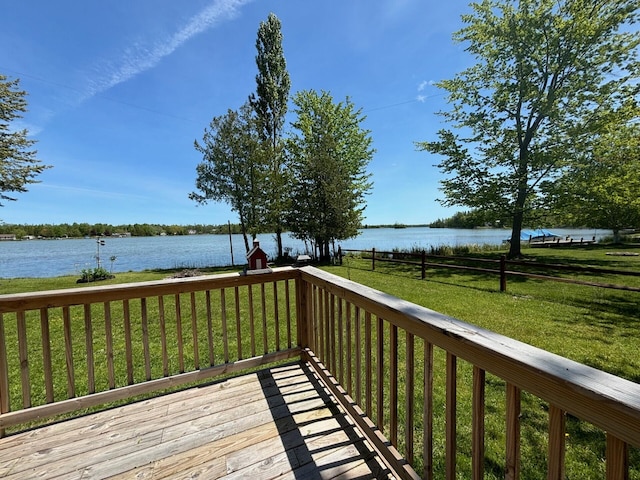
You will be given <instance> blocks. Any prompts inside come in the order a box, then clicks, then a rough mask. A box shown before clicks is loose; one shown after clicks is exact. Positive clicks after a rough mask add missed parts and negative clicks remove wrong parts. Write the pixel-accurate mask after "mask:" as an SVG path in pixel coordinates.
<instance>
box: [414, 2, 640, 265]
mask: <svg viewBox="0 0 640 480" xmlns="http://www.w3.org/2000/svg"><path fill="white" fill-rule="evenodd" d="M639 6H640V2H639V1H638V0H503V1H496V0H483V1H480V2H475V3H472V4H471V7H472V9H473V13H471V14H468V15H464V16H463V21H464V22H465V24H466V25H465V27H464V28H462V29H461V30H460V31H458V32H456V34H455V35H454V38H455V39H456V40H458V41H460V42H464V43H466V45H467V48H466V49H467V51H468V52H470V53H471V54H472V55H473V56H474V57H475V59H476V64H475V65H473V66H471V67H469V68H468V69H466V70H464V71H462V72H461V73H459V74H457V75H456V76H455V77H454V78H453V79H450V80H444V81H441V82H440V83H439V86H440V87H441V88H444V89H445V90H446V91H447V92H448V100H449V104H450V106H451V109H450V110H449V111H445V112H441V113H440V114H441V115H442V116H443V117H444V119H445V120H446V121H447V122H448V123H450V124H451V125H452V127H453V129H443V130H441V131H440V132H439V133H438V136H439V140H437V141H427V142H421V143H418V144H417V145H418V148H419V149H422V150H426V151H428V152H431V153H435V154H438V155H441V156H442V157H443V160H442V161H441V162H440V164H439V165H438V166H439V167H440V169H441V170H442V172H444V173H445V174H446V175H447V178H446V179H445V180H444V181H443V182H442V191H443V193H444V197H445V198H444V199H443V200H442V203H443V204H444V205H447V206H453V205H461V206H467V207H471V208H479V209H486V210H491V211H492V213H493V214H494V215H498V216H503V217H505V218H506V217H510V218H511V222H510V223H511V224H512V225H513V230H512V237H511V246H510V252H509V255H510V256H511V257H515V256H519V255H520V230H521V229H522V225H523V221H524V220H525V218H526V214H527V213H528V212H530V211H532V210H534V209H537V208H540V206H541V205H542V204H543V203H544V202H545V198H544V192H543V191H541V189H540V185H541V182H543V181H544V180H549V181H550V180H553V178H554V175H556V174H558V172H559V171H561V170H562V168H564V167H565V166H566V165H567V164H568V163H570V162H571V161H572V159H574V158H578V157H580V155H581V152H584V151H585V150H588V149H589V148H590V144H591V143H592V139H593V137H594V133H597V132H599V131H600V130H601V128H602V127H603V125H610V124H613V123H616V121H617V122H618V123H619V122H623V121H626V120H628V119H627V118H624V119H616V116H617V115H619V113H620V112H622V111H624V110H625V109H623V108H620V107H621V106H622V105H625V104H627V103H630V102H631V103H632V102H635V101H637V96H638V91H639V87H638V82H637V79H638V72H639V63H638V60H637V58H638V57H637V54H638V51H637V50H638V44H639V41H640V35H639V34H638V32H637V31H633V30H631V29H629V28H627V27H628V26H629V25H632V24H633V23H635V21H636V20H637V18H638V11H639V8H638V7H639Z"/></svg>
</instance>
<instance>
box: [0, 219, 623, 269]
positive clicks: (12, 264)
mask: <svg viewBox="0 0 640 480" xmlns="http://www.w3.org/2000/svg"><path fill="white" fill-rule="evenodd" d="M553 231H554V233H557V234H559V235H571V236H572V237H573V238H576V239H578V238H581V237H584V238H591V237H593V236H594V235H595V236H596V239H598V240H599V239H601V238H603V237H605V236H609V235H611V232H610V231H608V230H566V229H558V230H553ZM510 233H511V232H510V230H504V229H479V230H463V229H451V228H428V227H415V228H403V229H393V228H374V229H365V230H363V231H362V233H361V234H360V235H359V236H358V237H356V238H353V239H351V240H347V241H344V242H340V245H341V246H342V248H346V249H362V250H364V249H371V248H376V249H377V250H393V249H396V248H398V249H411V248H417V249H423V248H424V249H428V248H429V247H431V246H434V247H437V246H441V245H451V246H455V245H466V244H478V245H482V244H490V245H499V244H501V243H502V241H503V240H504V239H506V238H508V237H509V236H510ZM103 240H104V241H105V245H104V246H100V260H101V265H102V266H103V267H105V268H106V269H107V270H110V271H112V272H114V273H117V272H126V271H139V270H147V269H153V268H159V269H167V268H200V267H209V266H225V265H230V264H231V263H232V257H231V247H230V242H229V236H228V235H190V236H171V237H169V236H167V237H131V238H110V237H106V238H103ZM258 240H259V241H260V246H261V247H262V249H263V250H264V251H265V252H267V255H269V256H270V257H273V256H275V253H276V243H275V238H274V236H273V235H272V234H263V235H259V236H258ZM232 242H233V263H234V264H235V265H236V266H237V265H244V264H245V263H246V258H245V255H244V243H243V241H242V236H241V235H233V236H232ZM283 243H284V246H285V248H290V249H291V255H294V256H295V255H297V254H299V253H305V245H304V243H303V242H301V241H299V240H295V239H293V238H291V237H289V236H288V235H285V236H284V238H283ZM97 253H98V252H97V243H96V240H95V238H87V239H68V240H25V241H16V242H12V241H4V242H1V241H0V278H19V277H55V276H60V275H69V274H79V272H80V271H81V270H82V269H84V268H92V267H95V266H96V255H97ZM112 258H113V260H112Z"/></svg>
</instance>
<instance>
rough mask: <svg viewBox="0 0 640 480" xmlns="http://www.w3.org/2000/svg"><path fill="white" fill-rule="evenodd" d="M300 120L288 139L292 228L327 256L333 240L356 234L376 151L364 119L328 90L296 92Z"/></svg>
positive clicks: (289, 220)
mask: <svg viewBox="0 0 640 480" xmlns="http://www.w3.org/2000/svg"><path fill="white" fill-rule="evenodd" d="M293 103H294V105H295V107H296V109H295V113H296V117H297V118H296V120H295V121H294V122H293V123H292V127H293V130H292V132H291V135H290V137H289V139H288V143H287V151H288V153H289V167H290V170H291V175H292V179H291V180H292V182H291V189H292V193H291V197H290V200H291V201H290V206H289V213H288V216H287V220H288V226H289V227H290V230H291V232H292V235H293V236H294V237H296V238H299V239H301V240H304V241H309V242H311V243H312V244H313V245H315V246H316V247H317V248H318V249H319V251H320V257H321V259H323V260H326V259H328V258H329V255H330V246H331V245H332V244H333V242H334V241H335V240H344V239H347V238H352V237H355V236H356V235H357V234H358V229H359V228H360V227H361V222H362V215H363V210H364V196H365V195H366V194H367V193H368V192H369V190H370V189H371V187H372V183H371V181H370V174H368V173H367V171H366V168H367V165H368V164H369V162H370V161H371V159H372V158H373V154H374V153H375V150H374V149H373V148H372V147H371V143H372V139H371V137H370V132H369V131H368V130H366V129H363V128H362V126H361V124H362V122H363V121H364V120H365V117H364V116H362V113H361V110H356V108H355V106H354V104H353V103H352V102H351V100H350V99H349V98H347V99H346V100H345V101H344V102H339V103H335V102H334V101H333V98H332V97H331V95H330V94H329V93H327V92H322V93H321V94H318V93H317V92H315V91H312V90H310V91H302V92H298V93H297V94H296V95H294V98H293Z"/></svg>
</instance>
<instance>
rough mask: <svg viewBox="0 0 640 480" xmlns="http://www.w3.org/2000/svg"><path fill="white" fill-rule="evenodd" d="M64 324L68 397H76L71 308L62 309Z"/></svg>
mask: <svg viewBox="0 0 640 480" xmlns="http://www.w3.org/2000/svg"><path fill="white" fill-rule="evenodd" d="M62 323H63V328H64V352H65V361H66V363H67V397H69V398H74V397H75V396H76V385H75V378H76V374H75V369H74V366H73V340H72V338H73V337H72V336H71V312H70V309H69V307H62Z"/></svg>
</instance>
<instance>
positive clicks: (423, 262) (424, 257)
mask: <svg viewBox="0 0 640 480" xmlns="http://www.w3.org/2000/svg"><path fill="white" fill-rule="evenodd" d="M426 261H427V252H425V251H424V250H422V280H424V279H425V277H426V276H427V272H426V268H427V266H426V265H425V263H426Z"/></svg>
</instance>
